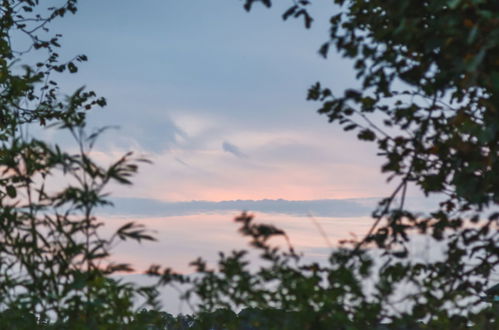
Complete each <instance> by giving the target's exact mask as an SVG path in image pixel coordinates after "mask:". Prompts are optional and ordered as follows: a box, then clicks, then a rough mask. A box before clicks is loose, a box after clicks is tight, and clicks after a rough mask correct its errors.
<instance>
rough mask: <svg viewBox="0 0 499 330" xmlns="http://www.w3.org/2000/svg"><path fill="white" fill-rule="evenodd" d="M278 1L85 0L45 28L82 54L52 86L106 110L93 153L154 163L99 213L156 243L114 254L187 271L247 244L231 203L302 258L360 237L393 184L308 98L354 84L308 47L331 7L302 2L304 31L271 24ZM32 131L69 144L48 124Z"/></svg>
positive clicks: (140, 265)
mask: <svg viewBox="0 0 499 330" xmlns="http://www.w3.org/2000/svg"><path fill="white" fill-rule="evenodd" d="M277 2H278V1H276V3H277ZM279 3H280V5H279V4H277V7H276V8H272V10H267V9H264V8H263V7H261V6H258V5H255V7H254V10H253V11H252V12H251V13H250V14H248V13H246V12H245V11H244V10H243V8H242V3H241V1H237V0H210V1H206V0H143V1H137V0H106V1H102V0H86V1H81V2H79V8H80V9H79V12H78V14H77V15H76V16H74V17H67V18H65V19H64V20H62V21H60V22H57V23H56V24H54V25H53V27H52V29H53V31H55V32H62V34H63V35H64V38H63V40H62V44H63V49H62V51H61V52H60V53H61V55H62V56H63V57H66V58H71V57H73V56H74V55H76V54H81V53H84V54H86V55H87V56H88V58H89V62H88V63H85V64H83V65H81V66H80V70H79V72H78V75H76V76H62V77H61V78H60V79H59V81H60V82H61V86H63V87H64V89H63V91H65V92H67V93H71V92H72V91H74V90H75V89H76V88H79V87H81V86H82V85H86V86H87V87H88V88H89V89H93V90H96V91H97V92H98V94H99V95H102V96H105V97H106V98H107V100H108V104H109V105H108V106H107V107H106V108H105V109H103V110H94V111H93V112H91V113H89V117H88V118H89V127H90V128H95V129H97V128H99V127H102V126H113V127H118V128H117V129H112V130H109V131H107V132H106V133H105V134H104V135H103V136H102V138H101V140H100V142H99V143H98V144H97V147H96V149H95V150H94V152H93V156H94V157H95V158H96V159H98V160H99V161H101V162H103V163H107V162H110V161H112V160H115V159H117V158H118V157H120V156H121V155H123V154H124V153H126V152H127V151H129V150H133V151H134V152H135V153H136V154H137V155H139V156H145V157H147V158H148V159H150V160H151V161H152V162H153V163H152V164H150V165H148V164H144V165H143V166H142V167H141V169H140V173H139V174H138V175H137V176H136V177H135V179H134V185H133V186H132V187H117V186H114V187H110V192H112V196H113V199H114V201H115V202H116V207H115V208H114V209H106V210H102V213H101V214H102V215H103V216H104V219H105V221H106V223H107V226H106V227H105V231H106V232H107V233H110V231H111V230H112V229H114V228H117V227H118V226H120V225H121V224H123V223H124V221H130V220H133V221H138V222H140V223H143V224H145V225H147V226H148V227H149V228H151V229H152V230H154V231H155V235H156V236H157V237H158V239H159V241H158V242H157V243H151V244H146V245H145V246H142V247H140V248H138V247H137V246H136V245H129V244H124V245H121V246H119V247H118V249H117V250H116V251H115V252H116V254H115V258H116V259H117V260H118V261H130V262H132V263H133V264H134V265H135V266H136V267H137V269H139V270H143V269H145V268H146V267H147V265H149V264H150V263H151V262H155V263H160V264H163V265H168V266H173V267H175V268H176V269H180V270H182V271H186V270H187V266H186V265H187V263H188V262H189V261H190V260H193V259H195V258H196V257H197V256H199V255H202V256H204V257H206V258H208V259H210V260H213V258H216V252H217V251H218V250H230V249H232V248H237V247H244V246H246V243H245V241H243V240H241V238H240V237H239V236H238V235H237V234H236V233H235V232H236V230H237V228H236V226H235V225H233V224H231V219H232V218H233V217H234V216H235V215H237V213H238V212H240V211H241V210H248V211H252V212H256V214H257V219H258V220H260V221H264V222H265V221H268V222H271V223H275V224H277V225H279V226H281V227H283V228H284V229H286V230H287V231H288V232H289V234H290V238H291V240H292V242H293V244H295V245H296V246H297V247H298V248H299V249H300V250H301V251H304V252H306V253H307V254H308V255H309V256H311V257H312V258H318V257H325V256H327V254H328V253H329V251H330V247H329V243H333V244H336V243H337V242H338V241H339V240H341V239H344V238H352V237H355V236H357V237H358V236H362V235H363V234H364V233H366V232H367V230H368V228H369V226H370V224H371V221H372V220H371V219H370V217H369V215H370V211H371V210H372V209H373V207H374V206H375V204H376V201H377V200H378V199H379V198H381V197H384V196H385V195H386V194H387V193H389V192H390V191H391V188H392V187H391V186H390V185H388V184H387V183H386V182H385V177H384V175H382V174H381V173H380V170H379V169H380V165H381V162H382V160H381V159H379V158H378V157H377V156H376V148H375V146H374V145H371V144H369V143H364V142H359V141H357V139H356V138H355V136H354V135H353V134H351V133H350V134H349V133H345V132H343V131H342V130H341V129H340V128H339V127H338V126H337V125H332V124H329V123H328V122H327V118H326V117H324V116H319V115H318V114H317V113H316V108H317V105H316V104H312V103H310V102H307V101H306V92H307V89H308V88H309V87H310V86H311V85H312V84H313V83H315V82H317V81H321V82H322V83H323V84H324V85H327V86H328V87H329V88H331V89H332V90H333V92H336V93H342V92H343V90H344V89H346V88H352V87H356V86H357V84H358V83H357V82H356V81H355V79H354V72H353V70H352V64H351V63H350V62H348V61H345V60H343V59H341V58H339V57H338V56H335V55H334V54H332V55H331V56H330V57H329V59H327V60H325V59H323V58H321V57H320V56H319V55H318V53H317V50H318V48H319V47H320V45H321V44H322V42H324V41H325V40H327V29H328V24H327V23H328V16H329V15H330V14H331V13H332V12H334V10H335V9H334V7H333V5H332V4H331V2H330V1H325V0H324V1H314V4H313V6H312V7H311V13H312V15H313V16H314V17H315V22H314V25H313V27H312V29H310V30H306V29H304V27H303V23H302V22H301V21H300V20H291V21H289V22H283V21H282V19H281V14H282V12H283V11H284V10H285V9H286V8H287V5H288V4H289V3H288V2H287V1H283V2H279ZM279 6H280V7H279ZM39 133H40V132H39ZM40 134H45V137H46V138H52V139H53V140H54V141H58V142H59V143H61V144H65V145H67V146H70V144H69V143H67V141H66V139H64V138H63V137H61V136H60V133H57V132H53V131H50V132H41V133H40ZM409 194H410V195H414V192H413V191H411V190H409ZM409 202H410V203H412V204H413V205H415V206H417V207H418V208H419V209H424V208H425V205H426V204H425V203H426V202H425V201H424V200H422V199H417V198H414V199H410V200H409ZM311 217H315V218H316V220H317V221H318V222H319V223H320V224H321V225H322V226H323V228H324V230H325V231H326V233H327V235H328V237H329V240H330V242H329V243H328V242H326V241H325V240H324V238H323V237H322V236H321V235H320V233H319V231H318V229H317V228H316V225H315V224H314V222H313V221H311V219H312V218H311Z"/></svg>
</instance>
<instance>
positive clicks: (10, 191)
mask: <svg viewBox="0 0 499 330" xmlns="http://www.w3.org/2000/svg"><path fill="white" fill-rule="evenodd" d="M6 191H7V195H8V196H9V197H10V198H16V197H17V191H16V188H14V186H7V187H6Z"/></svg>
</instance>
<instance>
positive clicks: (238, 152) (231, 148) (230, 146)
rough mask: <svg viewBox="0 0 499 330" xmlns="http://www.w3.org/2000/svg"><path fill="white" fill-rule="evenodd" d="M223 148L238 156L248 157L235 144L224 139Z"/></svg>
mask: <svg viewBox="0 0 499 330" xmlns="http://www.w3.org/2000/svg"><path fill="white" fill-rule="evenodd" d="M222 149H223V151H225V152H228V153H230V154H233V155H234V156H236V157H237V158H248V156H247V155H246V154H244V153H243V152H242V151H241V150H240V149H239V148H238V147H237V146H235V145H233V144H232V143H230V142H227V141H224V142H223V143H222Z"/></svg>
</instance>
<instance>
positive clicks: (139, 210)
mask: <svg viewBox="0 0 499 330" xmlns="http://www.w3.org/2000/svg"><path fill="white" fill-rule="evenodd" d="M113 202H114V205H115V207H114V208H112V209H110V208H108V209H105V210H104V211H103V213H107V214H123V215H133V216H181V215H190V214H203V213H214V212H225V211H249V212H264V213H279V214H288V215H293V216H308V215H313V216H319V217H359V216H368V215H369V214H370V212H371V211H372V208H371V207H369V206H366V205H363V204H362V203H361V202H358V201H353V200H342V199H321V200H302V201H300V200H285V199H262V200H228V201H220V202H210V201H187V202H164V201H159V200H155V199H147V198H115V199H113Z"/></svg>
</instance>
